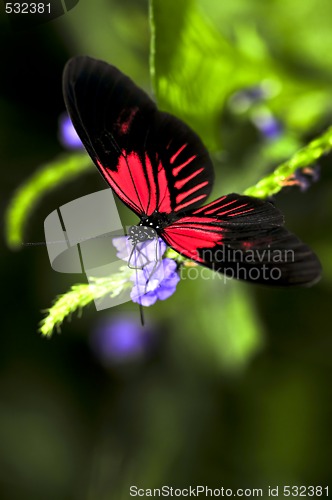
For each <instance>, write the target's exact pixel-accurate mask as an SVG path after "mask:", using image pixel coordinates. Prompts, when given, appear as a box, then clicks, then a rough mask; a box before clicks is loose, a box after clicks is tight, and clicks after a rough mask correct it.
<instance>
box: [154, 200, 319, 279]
mask: <svg viewBox="0 0 332 500" xmlns="http://www.w3.org/2000/svg"><path fill="white" fill-rule="evenodd" d="M163 238H164V239H165V241H166V242H167V243H168V244H169V245H170V246H171V247H172V248H174V249H175V250H176V251H177V252H179V253H180V254H182V255H184V256H185V257H188V258H190V259H192V260H194V261H196V262H198V263H199V264H201V265H203V266H206V267H209V268H210V269H213V270H214V271H219V272H222V273H224V274H225V275H226V276H229V277H232V278H237V279H242V280H245V281H251V282H254V283H261V284H265V285H273V286H290V285H307V284H311V283H314V282H315V281H317V279H318V278H319V276H320V271H321V266H320V263H319V261H318V259H317V257H316V256H315V254H314V253H313V252H312V251H311V250H310V249H309V247H307V246H306V245H305V244H304V243H302V242H301V241H300V240H299V239H298V238H297V237H296V236H295V235H293V234H292V233H290V232H289V231H288V230H287V229H286V228H285V227H283V217H282V215H281V213H280V212H279V210H277V209H276V208H275V207H274V206H273V205H272V204H271V203H269V202H266V201H262V200H259V199H255V198H251V197H248V196H241V195H237V194H230V195H227V196H223V197H222V198H219V199H218V200H215V201H214V202H212V203H209V204H208V205H206V206H204V207H201V208H200V209H198V210H193V211H191V212H190V213H186V214H185V215H184V216H183V217H181V218H179V219H178V220H177V221H175V222H173V223H171V224H170V225H169V226H167V227H166V228H165V229H164V232H163Z"/></svg>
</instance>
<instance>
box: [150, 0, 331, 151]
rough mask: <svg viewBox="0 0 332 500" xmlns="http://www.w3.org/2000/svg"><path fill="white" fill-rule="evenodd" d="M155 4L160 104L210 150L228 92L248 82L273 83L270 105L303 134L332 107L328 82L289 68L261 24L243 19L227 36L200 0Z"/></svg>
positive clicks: (154, 58) (156, 0)
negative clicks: (275, 53)
mask: <svg viewBox="0 0 332 500" xmlns="http://www.w3.org/2000/svg"><path fill="white" fill-rule="evenodd" d="M208 3H210V2H208ZM150 5H151V26H152V42H151V43H152V51H151V75H152V80H153V85H154V89H155V94H156V97H157V100H158V103H159V105H160V107H161V108H162V109H165V110H167V111H169V112H172V113H174V114H175V115H177V116H178V117H180V118H182V119H183V120H184V121H186V122H187V123H189V124H190V125H191V126H192V127H193V128H194V129H195V130H196V132H197V133H198V134H199V135H200V136H201V137H202V138H203V141H204V142H205V144H206V145H207V146H208V148H209V149H210V150H218V149H220V147H221V141H222V137H220V135H221V134H220V119H221V114H222V111H223V109H224V107H225V104H226V103H227V100H228V98H229V97H230V96H231V95H232V94H233V93H234V92H235V91H237V90H241V89H243V88H246V87H250V86H253V85H257V84H260V83H262V82H265V83H266V84H267V85H268V86H270V88H271V95H270V98H269V99H270V100H269V105H270V107H271V109H272V110H273V112H275V113H276V114H277V115H278V116H281V117H282V120H283V122H284V123H285V124H286V125H287V127H290V128H292V129H294V130H296V131H297V132H298V133H301V132H303V131H304V130H308V128H309V127H312V126H313V125H315V124H316V123H317V121H319V120H321V118H322V115H324V114H326V113H327V112H328V110H330V111H331V110H332V107H331V99H330V85H326V82H324V81H322V79H321V77H320V76H319V75H318V76H317V75H314V76H312V75H310V74H307V73H305V74H302V72H301V71H299V72H298V73H296V72H290V71H289V68H287V67H283V66H282V65H281V64H280V61H277V60H276V59H274V58H273V57H272V55H271V54H270V51H269V47H268V45H267V43H266V41H265V40H264V39H263V38H262V37H261V36H260V35H259V33H258V31H257V29H256V27H255V25H253V24H250V23H246V22H244V21H243V20H242V21H241V22H239V23H237V25H236V26H235V28H234V30H233V32H232V33H231V34H230V35H231V36H229V37H226V36H225V35H223V34H222V33H221V31H219V30H218V28H217V25H214V24H212V21H211V20H209V18H208V17H207V16H206V15H204V13H203V12H202V11H201V10H200V9H199V8H198V6H197V2H196V1H195V0H185V1H182V2H179V1H178V0H168V1H167V2H164V1H163V0H151V1H150ZM223 5H224V4H223ZM170 25H171V27H172V29H170ZM231 37H232V41H230V40H231Z"/></svg>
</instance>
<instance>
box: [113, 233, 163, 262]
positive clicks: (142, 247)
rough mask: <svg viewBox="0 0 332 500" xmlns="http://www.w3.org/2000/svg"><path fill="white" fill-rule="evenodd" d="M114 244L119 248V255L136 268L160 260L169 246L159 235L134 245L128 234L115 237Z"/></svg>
mask: <svg viewBox="0 0 332 500" xmlns="http://www.w3.org/2000/svg"><path fill="white" fill-rule="evenodd" d="M113 246H115V248H116V249H117V253H116V255H117V257H119V259H121V260H124V261H125V262H128V263H129V265H130V267H133V268H135V269H140V268H142V267H144V266H146V265H147V264H150V263H156V262H160V261H161V258H162V256H163V255H164V253H165V252H166V248H167V245H166V243H165V242H164V241H163V240H162V239H161V238H157V237H156V238H155V239H154V240H146V241H143V242H140V243H137V244H136V245H135V247H134V246H133V244H132V242H131V240H130V239H129V238H128V237H127V236H119V237H116V238H113Z"/></svg>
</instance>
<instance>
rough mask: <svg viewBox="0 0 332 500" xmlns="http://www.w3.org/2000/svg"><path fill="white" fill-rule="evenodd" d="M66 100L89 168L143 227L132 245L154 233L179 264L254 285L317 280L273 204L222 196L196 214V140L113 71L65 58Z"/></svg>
mask: <svg viewBox="0 0 332 500" xmlns="http://www.w3.org/2000/svg"><path fill="white" fill-rule="evenodd" d="M63 92H64V98H65V103H66V106H67V109H68V112H69V114H70V117H71V119H72V122H73V124H74V127H75V128H76V131H77V133H78V135H79V137H80V139H81V140H82V142H83V144H84V146H85V148H86V149H87V151H88V153H89V155H90V156H91V158H92V160H93V162H94V163H95V164H96V166H97V168H98V169H99V171H100V172H101V174H102V176H103V177H104V179H105V180H106V182H107V183H108V185H109V186H110V187H111V188H112V189H113V190H114V192H115V193H116V194H117V195H118V197H119V198H120V199H121V201H123V203H125V204H126V205H127V206H128V207H129V208H130V209H131V210H132V211H133V212H135V214H136V215H137V216H138V217H139V219H140V222H139V224H138V226H137V234H136V237H137V241H141V240H142V239H144V238H145V236H146V238H148V235H149V234H150V233H149V231H148V228H153V229H154V230H155V231H156V232H157V234H158V235H159V236H160V237H161V238H162V239H163V240H164V241H165V242H166V243H167V244H168V245H169V246H170V247H172V248H173V249H174V250H176V251H177V252H179V253H180V254H182V255H184V256H185V257H188V258H190V259H192V260H194V261H196V262H198V263H199V264H201V265H203V266H207V267H209V268H211V269H213V270H215V271H220V272H223V273H225V274H226V275H229V276H233V277H236V278H238V279H245V280H247V281H252V282H255V283H264V284H266V285H286V286H288V285H308V284H312V283H313V282H316V281H317V280H318V278H319V276H320V271H321V267H320V263H319V261H318V259H317V257H316V256H315V254H314V253H313V252H312V251H311V250H310V249H309V248H308V247H307V246H306V245H304V244H303V243H302V242H301V241H300V240H299V239H298V238H297V237H296V236H294V235H293V234H292V233H290V232H289V231H288V230H287V229H286V228H285V227H284V226H283V222H284V221H283V217H282V215H281V213H280V212H279V210H278V209H277V208H276V207H275V206H274V205H273V204H272V203H270V202H269V201H263V200H260V199H256V198H252V197H249V196H242V195H239V194H228V195H226V196H222V197H221V198H218V199H217V200H215V201H212V202H210V203H208V204H206V205H203V206H202V204H203V203H204V202H205V201H206V199H207V198H208V196H209V195H210V192H211V189H212V186H213V179H214V173H213V166H212V162H211V159H210V157H209V154H208V152H207V150H206V148H205V147H204V145H203V143H202V141H201V140H200V138H199V137H198V136H197V135H196V133H195V132H193V130H191V129H190V128H189V127H188V126H187V125H186V124H185V123H183V122H182V121H180V120H179V119H177V118H175V117H174V116H172V115H170V114H168V113H163V112H161V111H159V110H158V109H157V107H156V105H155V103H154V102H153V101H152V100H151V99H150V97H149V96H148V95H147V94H146V93H145V92H144V91H142V90H141V89H140V88H138V87H137V86H136V85H135V84H134V83H133V81H132V80H130V79H129V78H128V77H127V76H125V75H124V74H123V73H121V72H120V71H119V70H118V69H117V68H115V67H114V66H111V65H109V64H106V63H104V62H101V61H98V60H95V59H91V58H89V57H76V58H74V59H71V60H70V61H69V62H68V64H67V66H66V68H65V71H64V80H63ZM145 228H146V229H145ZM134 233H135V231H134ZM133 236H134V237H135V234H134V235H132V237H133ZM249 250H250V254H249ZM249 255H250V258H248V257H249ZM276 270H277V271H276ZM272 271H273V272H272Z"/></svg>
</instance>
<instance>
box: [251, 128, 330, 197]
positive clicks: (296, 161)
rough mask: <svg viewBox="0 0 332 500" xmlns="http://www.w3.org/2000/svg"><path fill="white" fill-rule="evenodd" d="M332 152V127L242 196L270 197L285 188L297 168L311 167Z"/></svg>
mask: <svg viewBox="0 0 332 500" xmlns="http://www.w3.org/2000/svg"><path fill="white" fill-rule="evenodd" d="M331 150H332V127H330V128H329V129H328V130H327V131H326V132H325V133H324V134H323V135H321V136H320V137H318V138H317V139H314V140H313V141H312V142H310V143H309V144H308V145H307V146H305V147H304V148H302V149H300V150H299V151H298V152H297V153H295V154H294V155H293V156H292V158H291V159H290V160H288V161H285V162H284V163H282V164H281V165H280V166H279V167H277V168H276V169H275V170H274V172H272V173H271V174H269V175H267V176H266V177H263V179H261V180H260V181H259V182H258V183H257V184H256V185H255V186H251V187H249V188H248V189H246V190H245V192H244V194H246V195H248V196H255V197H256V198H267V197H268V196H272V195H274V194H276V193H278V192H279V191H281V189H282V188H283V187H284V186H285V183H286V182H287V179H289V178H291V177H292V176H293V175H294V173H295V171H296V170H298V169H299V168H305V167H308V166H309V165H313V164H315V163H316V161H317V160H318V159H319V158H321V157H322V156H323V155H325V154H327V153H329V152H330V151H331Z"/></svg>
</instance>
